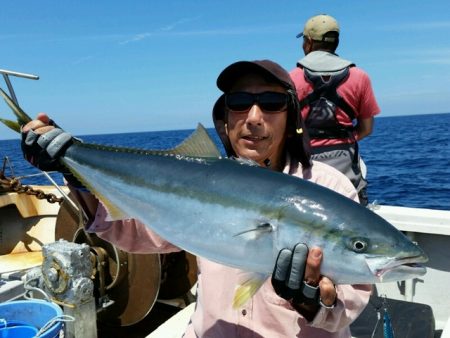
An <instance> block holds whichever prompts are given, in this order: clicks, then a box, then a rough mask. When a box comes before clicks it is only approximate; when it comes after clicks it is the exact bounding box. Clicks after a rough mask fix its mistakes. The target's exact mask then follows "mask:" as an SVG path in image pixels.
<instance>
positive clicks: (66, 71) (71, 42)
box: [0, 0, 450, 139]
mask: <svg viewBox="0 0 450 338" xmlns="http://www.w3.org/2000/svg"><path fill="white" fill-rule="evenodd" d="M449 12H450V2H449V1H448V0H430V1H414V0H409V1H400V0H398V1H392V0H390V1H387V0H377V1H363V0H345V1H344V0H341V1H337V0H334V1H331V0H329V1H324V0H311V1H299V0H297V1H283V0H280V1H264V0H259V1H242V0H241V1H235V0H227V1H206V0H205V1H193V0H191V1H189V0H177V1H171V0H165V1H150V0H148V1H143V0H141V1H133V0H130V1H115V0H109V1H92V0H91V1H63V0H59V1H58V0H55V1H49V0H40V1H34V0H33V1H31V0H29V1H21V0H16V1H8V2H2V9H1V10H0V23H1V25H0V27H1V31H0V44H1V46H0V69H9V70H14V71H19V72H24V73H32V74H36V75H39V77H40V79H39V80H38V81H31V80H23V79H18V78H12V82H13V85H14V88H15V90H16V94H17V97H18V99H19V103H20V105H21V106H22V108H23V109H24V110H25V111H26V112H28V113H29V114H30V115H31V116H33V117H34V116H35V115H36V114H37V113H38V112H41V111H44V112H47V113H48V114H49V115H50V116H51V117H52V118H53V119H54V120H56V121H57V122H58V123H59V124H60V125H61V126H62V127H63V128H64V129H66V130H68V131H70V132H72V133H74V134H76V135H84V134H100V133H115V132H130V131H152V130H172V129H193V128H195V126H196V124H197V123H198V122H201V123H203V124H204V125H205V126H207V127H211V126H212V123H211V118H210V116H211V115H210V111H211V107H212V105H213V104H214V102H215V99H216V98H217V97H218V95H219V91H218V89H217V88H216V85H215V80H216V77H217V75H218V74H219V72H220V71H221V70H222V69H223V68H224V67H225V66H226V65H228V64H230V63H232V62H234V61H237V60H242V59H247V60H253V59H264V58H269V59H273V60H275V61H277V62H279V63H280V64H281V65H282V66H284V67H285V68H286V69H288V70H290V69H292V68H293V67H295V63H296V60H297V59H299V58H300V57H301V56H302V51H301V49H300V43H301V41H300V40H299V39H296V38H295V35H296V34H297V33H298V32H299V31H301V30H302V29H303V25H304V22H305V21H306V20H307V19H308V18H309V17H310V16H312V15H315V14H319V13H328V14H331V15H333V16H335V17H336V18H337V19H338V21H339V23H340V25H341V43H340V46H339V49H338V53H339V54H340V55H341V56H343V57H345V58H347V59H350V60H352V61H354V62H355V63H356V64H357V65H358V66H360V67H362V68H363V69H364V70H366V71H367V72H368V73H369V75H370V77H371V79H372V84H373V87H374V90H375V94H376V97H377V99H378V101H379V104H380V106H381V109H382V114H383V115H384V116H392V115H410V114H425V113H444V112H449V111H450V89H449V88H450V16H449V14H448V13H449ZM0 86H1V87H2V88H6V87H5V85H4V82H3V81H2V80H0ZM0 116H1V117H9V118H11V117H12V113H11V112H10V111H9V109H8V108H7V107H6V105H5V104H4V103H3V102H2V103H0ZM10 138H16V135H14V133H13V132H12V131H9V130H7V129H6V127H5V128H4V127H1V126H0V139H10Z"/></svg>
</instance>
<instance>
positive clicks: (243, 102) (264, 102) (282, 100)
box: [225, 92, 287, 112]
mask: <svg viewBox="0 0 450 338" xmlns="http://www.w3.org/2000/svg"><path fill="white" fill-rule="evenodd" d="M225 102H226V105H227V107H228V109H230V110H233V111H237V112H245V111H247V110H249V109H250V108H251V107H252V106H253V105H254V104H255V103H257V104H258V105H259V107H260V108H261V109H262V110H263V111H265V112H279V111H282V110H283V109H284V108H285V107H286V104H287V95H286V94H284V93H277V92H264V93H261V94H252V93H245V92H237V93H230V94H227V96H226V97H225Z"/></svg>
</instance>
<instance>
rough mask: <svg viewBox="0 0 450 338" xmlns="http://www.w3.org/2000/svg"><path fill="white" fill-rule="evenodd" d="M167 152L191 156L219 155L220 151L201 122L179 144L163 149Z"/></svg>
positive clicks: (215, 156)
mask: <svg viewBox="0 0 450 338" xmlns="http://www.w3.org/2000/svg"><path fill="white" fill-rule="evenodd" d="M163 152H167V153H169V154H174V155H183V156H193V157H214V158H217V157H220V151H219V149H217V146H216V144H215V143H214V141H213V140H212V139H211V137H210V136H209V134H208V132H207V131H206V129H205V127H203V125H202V124H201V123H199V124H198V126H197V129H196V130H195V131H194V132H193V133H192V134H191V135H190V136H189V137H188V138H187V139H185V140H184V141H183V142H182V143H181V144H179V145H178V146H176V147H175V148H173V149H170V150H165V151H163Z"/></svg>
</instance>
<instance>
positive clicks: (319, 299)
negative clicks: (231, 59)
mask: <svg viewBox="0 0 450 338" xmlns="http://www.w3.org/2000/svg"><path fill="white" fill-rule="evenodd" d="M217 85H218V87H219V89H221V90H222V91H223V92H224V94H223V95H222V96H220V97H219V99H218V100H217V102H216V104H215V106H214V109H213V119H214V124H215V128H216V131H217V132H218V134H219V136H220V139H221V140H222V142H223V145H224V147H225V150H226V152H227V155H228V156H230V157H234V158H236V161H231V162H240V163H241V165H244V166H246V165H248V166H255V165H257V166H261V167H264V168H266V169H267V170H270V171H276V172H280V173H285V174H287V175H292V176H296V177H298V178H300V179H303V180H307V181H310V182H313V183H317V184H319V185H322V186H325V187H327V188H329V189H332V190H334V191H336V192H338V193H340V194H342V195H344V196H346V197H342V198H341V199H340V200H344V202H343V203H344V204H346V203H347V202H346V201H345V200H346V198H350V199H353V200H354V201H356V202H357V201H358V197H357V193H356V190H355V189H354V187H353V185H352V184H351V182H350V181H349V180H348V179H347V178H346V177H345V176H344V175H343V174H342V173H340V172H339V171H337V170H335V169H333V168H332V167H330V166H328V165H326V164H324V163H320V162H314V161H311V160H310V152H309V139H308V137H307V135H306V134H305V132H304V131H305V129H304V123H303V121H302V119H301V115H300V114H299V105H298V99H297V95H296V90H295V86H294V84H293V82H292V80H291V78H290V76H289V74H288V73H287V72H286V71H285V70H284V69H283V68H282V67H280V66H279V65H278V64H276V63H274V62H271V61H268V60H262V61H251V62H249V61H241V62H236V63H234V64H232V65H230V66H228V67H227V68H226V69H225V70H224V71H222V73H221V74H220V75H219V77H218V80H217ZM55 130H56V131H55ZM22 140H23V141H22V148H23V150H24V155H25V157H26V158H27V159H28V160H29V161H30V162H31V163H32V164H33V165H35V166H37V167H39V168H41V169H44V170H51V169H57V170H60V171H62V172H64V173H65V176H66V178H67V179H68V182H69V186H71V187H72V190H73V191H74V192H75V194H76V196H78V199H79V200H80V202H81V204H82V205H83V206H84V209H85V211H86V212H87V213H88V214H89V215H91V216H92V219H91V222H90V223H89V224H88V225H87V230H88V231H91V232H96V233H97V234H98V236H100V237H102V238H103V239H106V240H108V241H110V242H112V243H114V244H115V245H116V246H118V247H120V248H122V249H124V250H126V251H130V252H138V253H139V252H140V253H152V252H159V253H163V252H164V253H167V252H173V251H177V250H179V249H178V247H176V246H174V245H173V244H171V243H169V242H167V241H166V240H164V239H162V238H161V237H160V236H158V235H157V234H155V232H153V231H152V230H149V228H148V227H147V226H145V225H144V224H143V223H142V222H140V221H138V220H137V219H123V220H117V219H118V218H117V217H115V218H114V217H110V216H111V215H110V214H112V213H114V212H112V209H111V208H109V206H108V205H106V204H108V203H107V201H104V200H102V202H103V203H98V201H97V199H96V198H95V197H94V196H93V195H92V194H91V193H90V192H89V191H87V190H86V189H85V188H84V187H83V184H85V182H84V181H83V184H81V183H80V182H79V181H78V180H77V178H75V177H74V176H72V174H71V173H69V172H68V171H67V170H65V169H64V168H63V167H62V166H61V165H60V164H59V162H55V161H57V160H58V158H60V156H62V155H64V157H65V158H70V156H71V155H70V154H67V153H69V150H70V148H71V147H72V144H73V143H74V142H78V141H74V140H73V138H72V137H71V136H70V134H68V133H66V132H64V131H62V130H61V129H59V128H57V127H55V125H54V124H53V123H52V121H51V120H49V118H48V116H47V115H45V114H40V115H38V118H37V119H36V120H33V121H31V122H29V123H28V124H26V125H25V126H24V127H23V128H22ZM72 148H73V147H72ZM64 152H66V153H64ZM63 163H65V164H66V165H68V164H69V163H70V161H65V160H63ZM260 170H263V169H260ZM74 171H76V170H74ZM263 171H264V170H263ZM255 173H256V171H255ZM258 173H259V171H258ZM225 174H226V172H225ZM81 176H82V175H79V177H78V178H80V180H82V179H81ZM281 176H284V175H281ZM281 176H280V178H282V177H281ZM277 177H278V176H277ZM187 179H189V177H187ZM204 180H208V177H206V176H205V177H204ZM87 185H88V187H89V190H90V188H91V186H90V185H89V184H87ZM240 188H241V187H240V186H239V184H236V186H235V187H234V188H233V189H236V190H239V189H240ZM254 189H255V190H256V189H259V187H258V186H256V185H255V186H254ZM274 194H275V192H274ZM99 195H101V194H99ZM333 196H334V195H333ZM244 197H245V196H244ZM187 202H188V203H190V202H191V201H187ZM293 204H295V206H296V208H298V209H299V208H302V207H303V205H302V204H301V201H294V202H293ZM354 204H356V203H354ZM105 205H106V207H105ZM319 207H321V206H320V205H316V206H313V209H314V208H316V209H317V208H319ZM360 208H362V207H360ZM107 209H108V211H109V213H108V212H107V211H106V210H107ZM313 209H312V210H313ZM174 210H176V209H175V208H174ZM358 210H359V209H358ZM194 211H195V209H194V208H192V210H191V213H194ZM285 212H286V213H289V211H288V210H285ZM317 212H318V213H320V210H319V209H317ZM344 212H345V211H344ZM148 213H150V211H148ZM174 213H175V211H174ZM217 214H219V213H217ZM221 214H223V213H221ZM130 216H133V217H136V218H139V217H137V215H130ZM175 216H176V215H175ZM225 216H227V215H225ZM228 217H229V222H230V223H233V222H238V221H237V220H236V216H235V215H231V214H229V215H228ZM279 217H282V215H280V216H279ZM110 218H112V219H115V220H109V219H110ZM140 219H142V217H141V218H140ZM261 219H262V220H263V221H262V222H261V223H259V224H258V225H257V226H256V227H252V225H251V224H248V230H244V231H241V232H239V233H236V234H235V236H234V237H236V240H241V239H242V240H244V239H245V240H246V241H243V243H250V242H251V241H252V240H253V241H257V240H259V239H260V238H264V236H265V234H267V233H276V230H277V229H276V225H274V224H271V223H268V222H264V217H262V216H261ZM226 220H227V219H226V218H225V220H224V221H223V223H222V224H223V227H224V228H225V227H226V226H227V224H226ZM185 223H186V229H187V228H188V227H189V226H190V224H189V223H191V222H190V221H188V222H186V221H185ZM311 224H312V225H311ZM311 224H309V225H310V226H312V227H313V228H312V229H313V230H310V231H309V232H318V231H319V230H320V228H319V226H323V225H322V224H318V223H315V221H311ZM170 225H171V224H167V225H166V226H167V227H170ZM148 226H149V227H151V225H150V224H149V225H148ZM199 226H200V225H199ZM305 226H306V225H305ZM314 226H316V227H317V231H316V230H314ZM280 229H281V226H280ZM344 230H345V229H343V230H341V232H338V233H337V234H334V237H333V235H329V234H325V233H324V234H323V236H321V235H320V233H319V237H326V236H327V241H328V240H330V241H331V240H337V239H336V238H340V237H342V238H343V237H344V234H343V233H344ZM186 231H187V230H186ZM220 231H221V229H218V228H217V229H216V232H220ZM197 232H198V231H197ZM279 236H281V233H280V234H279ZM198 237H202V235H201V234H198ZM200 240H202V241H209V240H210V238H203V239H201V238H200ZM298 241H299V243H298V244H296V245H294V246H292V247H287V248H284V249H282V248H280V249H281V250H280V251H279V252H278V251H277V252H278V255H277V259H276V263H275V264H274V266H273V263H270V264H272V266H273V273H272V276H271V278H267V277H268V276H267V275H266V274H265V273H259V274H258V273H255V272H251V271H250V272H247V271H243V270H244V269H238V268H236V267H239V266H240V265H239V264H232V262H231V263H230V264H227V265H223V264H219V263H217V261H221V259H219V258H217V259H214V256H213V255H212V256H211V259H207V258H204V257H201V255H199V256H198V269H199V275H198V287H197V304H196V309H195V312H194V314H193V316H192V317H191V321H190V323H189V325H188V327H187V329H186V333H185V336H184V337H215V338H216V337H314V338H320V337H339V338H344V337H346V338H348V337H351V333H350V329H349V325H350V323H351V322H352V321H353V320H355V319H356V318H357V316H358V315H359V314H360V313H361V312H362V310H363V309H364V307H365V306H366V304H367V303H368V300H369V297H370V294H371V286H370V285H369V284H356V285H350V283H343V281H345V280H349V281H350V280H353V279H352V276H347V279H345V278H344V279H342V278H341V279H339V278H337V280H334V279H333V280H332V279H331V277H330V276H331V275H332V274H330V275H328V276H329V277H330V278H329V277H326V276H324V275H321V271H327V269H328V268H329V267H328V266H324V264H323V263H325V262H328V261H330V260H331V258H332V257H330V256H332V255H328V256H326V257H324V252H325V251H322V249H323V248H324V247H322V249H321V248H319V247H318V246H316V245H314V243H313V245H311V247H309V248H308V247H307V246H306V245H305V244H302V238H298ZM175 242H176V241H175ZM320 243H323V244H324V245H326V242H320ZM352 245H353V251H364V250H365V249H366V247H365V246H366V245H367V243H366V242H364V240H362V239H361V241H356V242H352ZM180 246H181V245H180ZM220 250H225V249H223V248H222V247H221V246H220V245H217V251H218V252H219V251H220ZM256 252H260V253H261V257H266V256H265V250H264V247H263V246H261V247H260V248H259V251H256ZM206 256H207V255H206ZM208 257H210V256H208ZM246 258H247V257H241V260H245V259H246ZM322 259H324V262H323V263H322ZM267 261H269V262H270V260H267ZM343 264H345V265H352V262H340V263H336V264H334V265H339V266H340V267H342V265H343ZM230 266H234V267H230ZM255 266H256V265H255ZM325 268H327V269H325ZM342 268H343V267H342ZM324 269H325V270H324ZM262 270H264V269H262ZM262 270H258V268H257V267H256V268H255V269H254V271H257V272H258V271H262ZM264 271H265V270H264ZM376 271H377V273H378V274H379V275H382V273H384V270H383V271H382V270H381V269H377V270H376ZM344 277H345V276H344ZM377 277H379V276H377ZM361 280H365V279H361ZM335 283H336V284H337V285H334V284H335Z"/></svg>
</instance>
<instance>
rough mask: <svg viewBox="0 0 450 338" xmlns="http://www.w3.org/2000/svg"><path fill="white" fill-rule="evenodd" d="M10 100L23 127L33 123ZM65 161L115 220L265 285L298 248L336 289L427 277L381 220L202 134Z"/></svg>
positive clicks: (414, 250)
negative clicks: (313, 256) (315, 259)
mask: <svg viewBox="0 0 450 338" xmlns="http://www.w3.org/2000/svg"><path fill="white" fill-rule="evenodd" d="M2 95H3V96H4V97H5V99H6V101H7V102H8V103H9V104H10V105H11V106H12V109H13V111H14V112H15V113H16V115H17V116H18V119H19V124H20V123H22V124H23V123H26V122H27V121H29V120H30V118H29V117H28V116H27V115H26V114H25V113H24V112H22V111H21V109H20V108H19V107H17V106H15V105H14V103H13V102H12V101H9V100H8V98H7V95H6V94H5V93H2ZM11 123H14V122H12V121H10V124H11ZM61 161H62V162H63V164H64V165H65V166H66V167H67V168H69V170H70V171H71V172H72V173H73V174H74V175H75V176H76V177H77V178H78V179H79V180H80V181H81V182H82V183H83V184H84V185H85V186H86V187H87V188H88V189H89V190H90V191H91V192H92V193H93V194H95V195H96V196H97V197H98V198H99V199H100V200H101V201H102V202H103V203H104V204H105V205H106V207H107V209H108V211H109V214H110V216H111V218H112V219H124V218H136V219H139V220H141V221H142V222H143V223H144V224H146V225H147V226H148V227H149V228H151V229H152V230H153V231H155V232H156V233H158V234H159V235H160V236H162V237H163V238H166V239H167V240H168V241H170V242H171V243H173V244H175V245H177V246H179V247H180V248H183V249H185V250H187V251H189V252H191V253H193V254H195V255H199V256H202V257H205V258H207V259H210V260H212V261H215V262H218V263H221V264H225V265H228V266H232V267H236V268H239V269H242V270H245V271H249V272H252V273H255V275H256V274H258V275H259V276H260V277H262V276H264V277H267V276H269V275H270V274H271V273H272V269H273V267H274V265H275V260H276V257H277V254H278V251H279V250H281V249H283V248H292V247H293V246H294V245H295V244H296V243H298V242H303V243H306V244H307V245H308V246H309V247H312V246H318V247H321V248H322V250H323V263H322V266H321V273H322V274H323V275H324V276H327V277H329V278H330V279H331V280H333V281H334V283H336V284H372V283H377V282H389V281H396V280H404V279H409V278H413V277H416V276H420V275H423V274H424V273H425V271H426V270H425V268H424V267H422V266H420V265H418V263H424V262H426V261H427V256H426V255H425V253H424V252H423V251H422V250H421V249H420V248H419V247H418V246H417V245H416V244H414V243H412V242H411V241H410V240H409V239H408V238H407V237H406V236H404V235H403V234H402V233H401V232H400V231H398V230H397V229H396V228H394V226H392V225H391V224H390V223H388V222H387V221H385V220H384V219H383V218H381V217H380V216H378V215H376V214H375V213H373V212H372V211H370V210H369V209H367V208H365V207H362V206H361V205H359V204H358V203H355V202H354V201H352V200H350V199H348V198H346V197H343V196H341V195H340V194H338V193H336V192H334V191H332V190H330V189H327V188H324V187H322V186H320V185H317V184H313V183H310V182H308V181H305V180H302V179H299V178H297V177H293V176H289V175H286V174H283V173H279V172H275V171H271V170H268V169H265V168H262V167H259V166H256V165H251V164H249V163H248V162H247V161H239V160H232V159H226V158H221V157H220V153H219V151H218V150H217V148H216V146H215V144H214V142H213V141H212V140H211V139H210V138H209V136H208V134H207V132H206V131H205V130H204V129H203V128H202V127H201V126H199V128H198V129H197V131H196V132H195V133H194V134H193V135H192V136H191V137H190V138H188V139H187V140H185V141H184V142H183V143H182V144H181V145H180V146H178V147H176V148H174V149H171V150H167V151H160V150H138V149H130V148H121V147H111V146H103V145H96V144H87V143H81V142H76V143H74V144H73V145H71V146H70V147H69V148H68V149H67V151H66V152H65V154H64V156H63V157H62V159H61ZM251 283H254V280H252V279H250V280H249V281H248V283H247V284H244V285H243V287H246V286H249V285H250V284H251ZM256 288H257V287H256ZM256 288H254V289H256ZM254 289H253V290H254Z"/></svg>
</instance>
